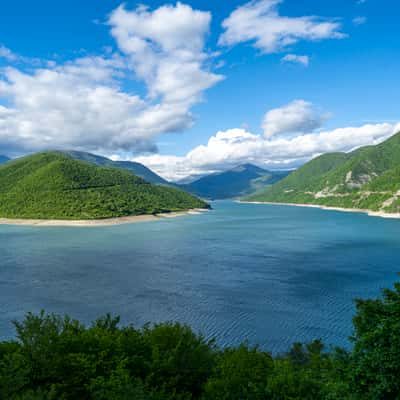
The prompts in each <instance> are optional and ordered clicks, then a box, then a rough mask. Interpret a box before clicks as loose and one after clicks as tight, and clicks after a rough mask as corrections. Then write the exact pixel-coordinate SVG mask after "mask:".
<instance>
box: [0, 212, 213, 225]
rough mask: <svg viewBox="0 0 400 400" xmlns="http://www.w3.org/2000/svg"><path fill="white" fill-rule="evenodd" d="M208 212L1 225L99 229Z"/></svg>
mask: <svg viewBox="0 0 400 400" xmlns="http://www.w3.org/2000/svg"><path fill="white" fill-rule="evenodd" d="M206 211H209V210H208V209H205V208H193V209H191V210H187V211H177V212H170V213H160V214H154V215H133V216H128V217H118V218H105V219H88V220H85V219H82V220H62V219H61V220H60V219H19V218H0V225H27V226H77V227H79V226H93V227H99V226H111V225H122V224H132V223H135V222H147V221H159V220H161V219H163V218H176V217H181V216H183V215H197V214H201V213H203V212H206Z"/></svg>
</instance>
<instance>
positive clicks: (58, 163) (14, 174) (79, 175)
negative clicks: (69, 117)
mask: <svg viewBox="0 0 400 400" xmlns="http://www.w3.org/2000/svg"><path fill="white" fill-rule="evenodd" d="M207 206H208V205H207V204H206V203H205V202H203V201H202V200H200V199H198V198H196V197H194V196H192V195H190V194H188V193H185V192H183V191H181V190H178V189H175V188H171V187H165V186H159V185H153V184H150V183H148V182H146V181H145V180H143V179H142V178H139V177H137V176H135V175H133V174H132V173H131V172H128V171H124V170H122V169H120V168H112V167H99V166H96V165H93V164H90V163H87V162H84V161H79V160H75V159H72V158H71V157H69V156H67V155H64V154H62V153H59V152H45V153H38V154H34V155H31V156H27V157H24V158H20V159H17V160H13V161H10V162H7V163H6V164H3V165H1V166H0V217H3V218H40V219H97V218H111V217H121V216H128V215H142V214H155V213H160V212H170V211H182V210H188V209H191V208H205V207H207Z"/></svg>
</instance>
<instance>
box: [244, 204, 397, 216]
mask: <svg viewBox="0 0 400 400" xmlns="http://www.w3.org/2000/svg"><path fill="white" fill-rule="evenodd" d="M237 202H238V203H244V204H269V205H273V206H290V207H306V208H319V209H320V210H327V211H341V212H348V213H358V214H367V215H368V216H370V217H379V218H388V219H400V213H392V214H391V213H386V212H383V211H372V210H364V209H360V208H344V207H330V206H323V205H318V204H305V203H275V202H270V201H241V200H237Z"/></svg>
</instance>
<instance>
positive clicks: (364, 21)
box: [353, 17, 367, 26]
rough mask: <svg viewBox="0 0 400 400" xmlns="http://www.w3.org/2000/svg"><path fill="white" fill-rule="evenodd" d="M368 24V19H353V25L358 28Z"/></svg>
mask: <svg viewBox="0 0 400 400" xmlns="http://www.w3.org/2000/svg"><path fill="white" fill-rule="evenodd" d="M366 22H367V17H356V18H354V19H353V24H354V25H356V26H359V25H363V24H365V23H366Z"/></svg>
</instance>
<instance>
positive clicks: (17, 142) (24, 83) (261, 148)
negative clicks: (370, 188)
mask: <svg viewBox="0 0 400 400" xmlns="http://www.w3.org/2000/svg"><path fill="white" fill-rule="evenodd" d="M3 3H4V4H2V13H1V15H0V67H1V70H0V153H5V154H8V155H11V156H17V155H20V154H25V153H29V152H32V151H38V150H43V149H49V148H76V149H80V150H87V151H92V152H98V153H101V154H104V155H107V156H113V157H114V158H124V159H136V160H139V161H141V162H143V163H145V164H146V165H148V166H150V167H151V168H153V169H154V170H156V171H157V172H159V173H160V174H162V175H163V176H165V177H167V178H169V179H180V178H183V177H185V176H187V175H196V174H204V173H208V172H214V171H218V170H221V169H224V168H228V167H230V166H234V165H236V164H238V163H241V162H254V163H256V164H258V165H261V166H265V167H267V168H292V167H295V166H297V165H300V164H301V163H303V162H305V161H307V160H308V159H310V158H312V157H314V156H315V155H317V154H320V153H323V152H326V151H348V150H351V149H353V148H355V147H358V146H361V145H365V144H371V143H377V142H379V141H381V140H384V139H385V138H386V137H388V136H390V135H391V134H393V133H395V131H396V130H397V129H398V127H399V125H398V121H400V117H399V111H398V99H397V94H398V92H399V85H400V83H399V82H400V81H399V79H398V63H397V60H398V59H399V57H400V43H399V38H400V27H399V24H398V20H397V19H398V17H397V16H398V15H399V13H400V4H399V3H398V2H397V1H394V0H393V1H391V0H387V1H379V2H378V1H376V0H365V1H357V0H354V1H353V0H338V1H334V2H321V1H317V0H303V1H295V0H259V1H253V2H250V3H248V2H245V1H229V2H228V1H221V2H205V1H187V2H181V3H174V2H162V1H148V2H145V3H144V4H145V5H146V6H147V8H145V7H144V6H143V5H142V6H140V7H139V8H137V7H138V5H137V2H131V1H126V2H125V3H124V4H123V5H121V2H120V1H114V0H113V1H111V0H102V1H98V0H88V1H85V2H82V1H79V2H78V1H77V0H70V1H68V2H64V1H60V2H54V1H44V0H42V1H36V2H32V1H28V0H24V1H22V0H20V1H18V0H15V1H13V2H11V1H4V2H3Z"/></svg>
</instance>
